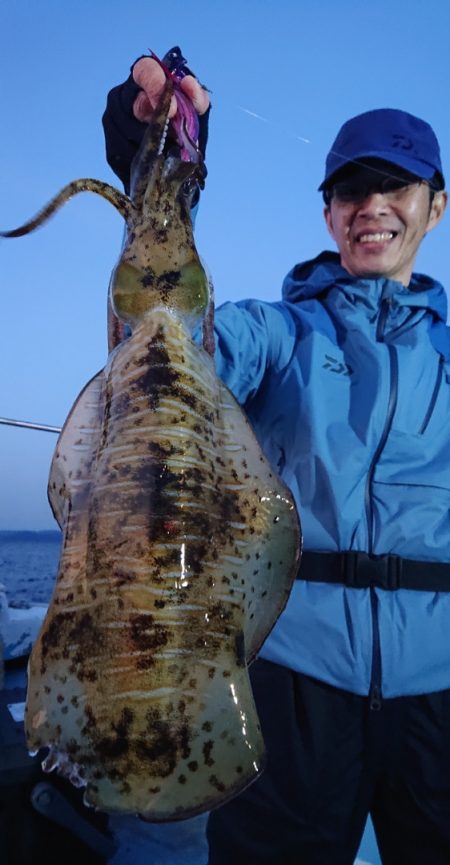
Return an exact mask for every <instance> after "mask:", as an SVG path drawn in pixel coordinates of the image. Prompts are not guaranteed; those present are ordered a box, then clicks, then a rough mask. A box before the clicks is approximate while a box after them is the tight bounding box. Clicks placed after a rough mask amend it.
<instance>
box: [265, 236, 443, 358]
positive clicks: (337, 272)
mask: <svg viewBox="0 0 450 865" xmlns="http://www.w3.org/2000/svg"><path fill="white" fill-rule="evenodd" d="M331 288H340V289H342V291H343V292H344V293H346V294H348V295H351V296H352V298H353V299H355V300H357V299H358V297H359V298H361V300H364V302H365V304H367V303H372V304H373V305H375V304H379V302H380V300H381V299H382V298H385V297H394V298H395V300H396V302H397V304H399V305H401V306H406V307H409V308H411V309H423V310H427V311H428V312H429V314H430V315H431V317H432V322H431V339H432V342H433V345H434V347H435V349H436V350H437V351H438V352H439V353H440V354H441V355H442V356H443V357H444V359H445V360H446V361H450V330H449V328H447V327H446V324H445V322H446V320H447V305H448V304H447V295H446V293H445V290H444V288H443V286H442V285H441V284H440V283H439V282H436V281H435V280H434V279H431V278H430V277H429V276H425V275H424V274H421V273H413V274H412V277H411V282H410V284H409V286H405V285H402V284H401V283H400V282H396V281H394V280H391V279H386V278H384V277H381V278H378V279H365V278H362V277H358V276H351V275H350V274H349V273H348V272H347V271H346V270H344V268H343V267H342V266H341V263H340V257H339V255H338V254H337V253H336V252H329V251H325V252H322V253H320V255H318V256H317V258H313V259H311V260H310V261H305V262H302V263H300V264H296V265H295V266H294V267H293V268H292V270H290V271H289V273H288V274H287V276H286V277H285V279H284V282H283V286H282V296H283V300H285V301H286V302H287V303H294V304H295V303H299V302H300V301H303V300H309V299H311V298H319V296H320V295H323V294H327V292H328V291H329V290H330V289H331Z"/></svg>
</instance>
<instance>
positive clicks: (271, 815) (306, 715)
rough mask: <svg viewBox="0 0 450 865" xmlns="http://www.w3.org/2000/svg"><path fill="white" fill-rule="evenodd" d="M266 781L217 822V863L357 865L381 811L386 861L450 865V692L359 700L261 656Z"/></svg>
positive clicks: (213, 840) (257, 673)
mask: <svg viewBox="0 0 450 865" xmlns="http://www.w3.org/2000/svg"><path fill="white" fill-rule="evenodd" d="M251 678H252V684H253V689H254V694H255V700H256V705H257V707H258V712H259V717H260V721H261V726H262V731H263V735H264V739H265V742H266V747H267V752H268V762H267V768H266V770H265V771H264V773H263V774H262V775H261V777H260V778H258V780H257V781H255V782H254V783H253V784H251V785H250V786H249V787H248V788H247V789H246V790H244V792H243V793H242V794H241V795H240V796H238V797H237V798H236V799H234V800H232V801H231V802H229V803H228V804H227V805H224V806H223V807H222V808H218V809H217V810H215V811H213V812H212V814H211V816H210V818H209V822H208V841H209V846H210V858H209V865H244V863H245V865H294V863H295V865H352V863H353V860H354V859H355V857H356V854H357V852H358V847H359V844H360V841H361V837H362V834H363V831H364V826H365V823H366V818H367V815H368V814H369V813H370V814H371V816H372V820H373V823H374V827H375V833H376V836H377V841H378V845H379V848H380V852H381V857H382V861H383V863H384V865H428V863H430V865H431V863H432V865H450V691H440V692H437V693H434V694H428V695H422V696H418V697H399V698H396V699H392V700H384V702H383V703H382V708H381V709H380V710H379V711H374V710H371V709H370V708H369V702H368V699H367V698H366V697H359V696H357V695H355V694H350V693H348V692H347V691H341V690H339V689H337V688H333V687H331V686H329V685H325V684H323V683H322V682H319V681H317V680H315V679H311V678H309V677H308V676H303V675H301V674H299V673H294V672H292V670H289V669H287V668H285V667H280V666H278V665H276V664H271V663H269V662H267V661H263V660H258V661H256V662H255V663H254V664H253V666H252V668H251Z"/></svg>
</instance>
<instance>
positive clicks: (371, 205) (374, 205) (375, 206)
mask: <svg viewBox="0 0 450 865" xmlns="http://www.w3.org/2000/svg"><path fill="white" fill-rule="evenodd" d="M389 208H390V204H389V199H388V197H387V195H385V194H384V193H383V192H368V193H367V195H366V197H365V198H363V200H362V201H360V202H359V204H358V216H364V217H368V216H369V217H370V216H373V215H381V214H383V213H387V212H388V211H389Z"/></svg>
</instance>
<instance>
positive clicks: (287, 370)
mask: <svg viewBox="0 0 450 865" xmlns="http://www.w3.org/2000/svg"><path fill="white" fill-rule="evenodd" d="M446 310H447V301H446V295H445V292H444V290H443V288H442V286H441V285H439V284H438V283H436V282H433V281H432V280H431V279H429V278H428V277H425V276H421V275H418V274H413V278H412V281H411V284H410V286H409V288H405V287H404V286H402V285H401V284H400V283H397V282H393V281H391V280H388V279H359V278H356V277H351V276H350V275H349V274H348V273H347V272H346V271H345V270H344V269H343V268H342V267H341V266H340V263H339V258H338V256H337V255H335V254H334V253H323V254H322V255H321V256H319V257H318V258H317V259H315V260H314V261H312V262H307V263H305V264H302V265H297V266H296V267H295V268H294V269H293V270H292V271H291V272H290V273H289V274H288V276H287V277H286V279H285V282H284V285H283V300H282V301H280V302H277V303H264V302H261V301H257V300H246V301H242V302H239V303H237V304H232V303H228V304H225V305H224V306H222V307H221V308H220V309H218V310H217V313H216V338H217V352H216V359H217V370H218V374H219V375H220V377H221V378H222V379H223V380H224V381H225V383H226V384H227V385H228V387H230V389H231V390H232V391H233V393H234V394H235V396H236V397H237V399H238V400H239V402H240V403H241V404H242V405H243V406H244V407H245V410H246V412H247V415H248V417H249V420H250V422H251V423H252V425H253V427H254V429H255V432H256V435H257V437H258V439H259V441H260V442H261V445H262V447H263V449H264V451H265V453H266V454H267V456H268V457H269V459H270V460H271V462H272V464H273V465H274V466H276V467H278V470H279V472H280V474H281V476H282V477H283V479H284V480H285V481H286V483H287V484H288V485H289V487H290V488H291V490H292V492H293V494H294V496H295V499H296V502H297V505H298V509H299V512H300V516H301V522H302V527H303V533H304V548H305V549H306V550H318V551H332V552H335V551H345V550H361V551H365V552H368V553H373V554H374V555H383V554H387V553H392V554H395V555H398V556H403V557H404V558H409V559H419V560H424V561H440V562H448V563H449V590H450V329H449V328H447V327H446V326H445V320H446ZM371 591H372V603H371ZM378 645H379V648H380V649H381V670H380V669H378V667H379V663H378V664H377V670H376V671H375V670H374V657H375V656H374V651H375V646H377V647H378ZM261 655H262V656H263V657H265V658H267V659H269V660H272V661H275V662H277V663H279V664H283V665H286V666H289V667H291V668H293V669H295V670H298V671H301V672H303V673H306V674H308V675H310V676H314V677H316V678H318V679H321V680H323V681H325V682H328V683H330V684H332V685H336V686H338V687H341V688H345V689H347V690H349V691H353V692H354V693H357V694H368V693H369V690H370V686H371V682H372V685H373V680H374V675H376V676H377V677H378V679H379V684H381V690H382V694H383V695H384V696H385V697H394V696H398V695H405V694H416V693H425V692H431V691H436V690H441V689H443V688H449V687H450V591H449V593H448V594H447V593H445V592H441V593H435V592H421V591H412V590H406V589H402V590H398V591H384V590H381V589H375V590H374V589H372V590H370V589H350V588H344V587H342V586H340V585H331V584H326V583H309V582H305V581H301V580H299V581H297V582H296V583H295V585H294V588H293V591H292V594H291V597H290V599H289V602H288V605H287V607H286V609H285V611H284V612H283V613H282V615H281V616H280V618H279V620H278V622H277V624H276V626H275V628H274V629H273V631H272V633H271V634H270V635H269V637H268V639H267V640H266V642H265V644H264V646H263V648H262V651H261ZM379 660H380V657H378V661H379Z"/></svg>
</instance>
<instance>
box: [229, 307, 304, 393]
mask: <svg viewBox="0 0 450 865" xmlns="http://www.w3.org/2000/svg"><path fill="white" fill-rule="evenodd" d="M214 330H215V337H216V352H215V361H216V371H217V375H218V376H219V377H220V378H221V379H222V381H223V382H224V383H225V384H226V385H227V387H229V388H230V390H231V391H232V393H233V394H234V396H235V397H236V399H237V400H238V402H239V403H240V404H241V405H244V403H246V402H247V400H249V399H251V398H252V397H253V396H255V394H256V393H257V391H258V388H259V387H260V386H261V384H262V382H263V380H264V376H265V375H266V373H267V371H268V370H269V369H270V370H271V372H274V371H275V372H281V371H282V370H283V369H284V368H285V367H286V366H287V364H288V363H289V361H290V360H291V358H292V355H293V352H294V350H295V344H296V324H295V321H294V319H293V317H292V316H291V314H290V313H289V311H288V309H287V307H286V304H282V303H273V304H272V303H264V302H263V301H258V300H244V301H239V302H238V303H225V304H224V305H223V306H221V307H219V308H218V309H217V310H216V313H215V322H214Z"/></svg>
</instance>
